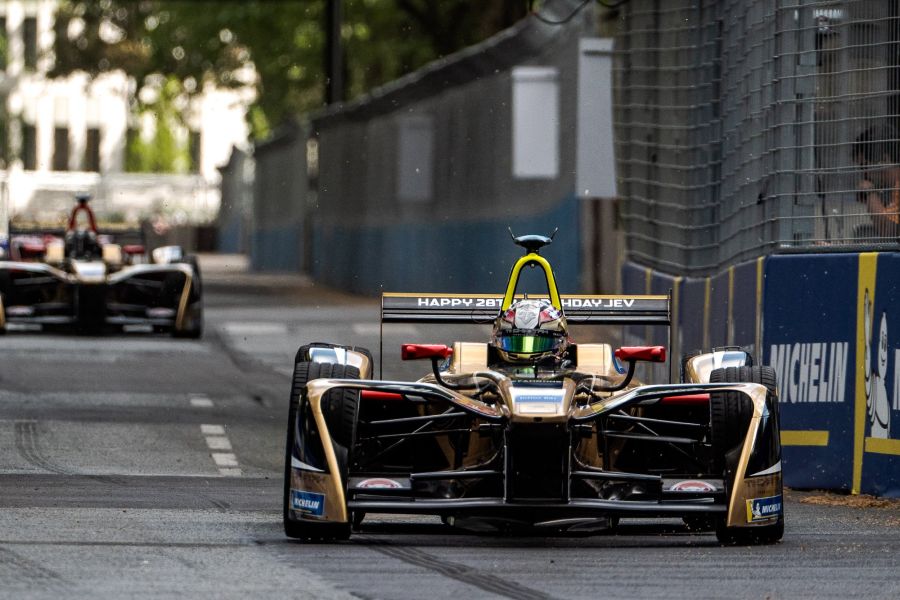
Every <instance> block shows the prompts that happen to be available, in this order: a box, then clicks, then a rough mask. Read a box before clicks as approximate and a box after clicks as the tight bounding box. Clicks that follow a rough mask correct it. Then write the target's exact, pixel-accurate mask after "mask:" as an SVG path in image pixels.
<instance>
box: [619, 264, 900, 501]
mask: <svg viewBox="0 0 900 600" xmlns="http://www.w3.org/2000/svg"><path fill="white" fill-rule="evenodd" d="M622 281H623V289H624V290H625V291H626V292H628V293H665V292H667V291H668V290H669V289H671V290H672V292H673V313H674V317H675V320H676V322H677V324H678V327H677V328H676V330H675V331H676V334H675V340H674V344H673V345H674V350H675V351H674V352H673V353H672V363H673V364H674V365H675V367H674V368H675V369H677V365H678V363H679V361H680V357H681V356H683V355H684V354H685V353H686V352H690V351H692V350H694V349H699V348H710V347H712V346H725V345H736V346H741V347H743V348H745V349H747V350H749V351H751V352H752V353H753V354H754V356H756V357H757V358H758V359H759V358H761V362H762V364H766V365H771V366H772V367H774V368H775V370H776V371H777V373H778V383H779V394H780V397H779V400H780V402H781V419H782V421H781V427H782V443H783V446H784V475H785V483H786V484H787V485H789V486H792V487H795V488H806V489H832V490H844V491H851V492H853V493H865V494H875V495H879V496H889V497H900V339H898V337H900V305H898V303H897V299H898V298H900V254H897V253H874V252H873V253H862V254H804V255H799V254H797V255H775V256H769V257H767V258H765V259H758V260H755V261H751V262H748V263H743V264H741V265H736V266H734V267H732V268H730V269H728V270H727V271H725V272H724V273H720V274H718V275H716V276H713V277H708V278H681V277H676V278H672V277H670V276H666V275H663V274H660V273H658V272H653V271H651V270H649V269H646V268H644V267H638V266H636V265H634V264H628V265H626V266H625V268H624V269H623V278H622ZM760 315H761V318H759V316H760ZM631 334H632V335H634V332H631ZM656 335H657V336H658V335H660V334H656ZM648 337H650V336H649V335H648ZM653 341H654V343H658V342H659V341H660V340H658V339H654V340H653ZM760 347H761V348H762V352H759V351H757V349H758V348H760ZM673 376H674V377H677V371H676V372H674V373H673Z"/></svg>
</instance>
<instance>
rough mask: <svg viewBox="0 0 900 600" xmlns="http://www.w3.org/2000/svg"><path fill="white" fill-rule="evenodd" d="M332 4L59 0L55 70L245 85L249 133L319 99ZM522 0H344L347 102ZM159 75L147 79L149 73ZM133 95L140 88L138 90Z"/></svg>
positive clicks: (483, 27) (454, 45)
mask: <svg viewBox="0 0 900 600" xmlns="http://www.w3.org/2000/svg"><path fill="white" fill-rule="evenodd" d="M327 6H328V0H294V1H283V2H271V1H266V0H219V1H217V2H196V1H184V0H64V1H63V2H62V3H61V4H60V5H59V8H58V10H57V15H56V22H55V28H56V42H55V45H54V53H55V58H56V62H55V65H56V66H55V68H54V71H53V73H52V75H53V76H64V75H67V74H69V73H72V72H74V71H85V72H87V73H88V74H90V75H98V74H100V73H103V72H106V71H111V70H116V69H122V70H124V71H126V72H127V73H129V74H130V75H131V76H133V77H134V78H135V80H136V82H137V86H138V89H140V88H143V87H145V86H147V85H154V84H155V82H157V81H158V80H159V79H160V76H163V77H162V79H164V80H168V79H169V78H174V79H175V80H177V81H179V82H180V83H181V85H182V87H183V90H184V91H185V92H187V93H189V94H191V93H196V92H199V91H201V89H202V87H203V85H204V84H205V83H206V82H211V83H214V84H216V85H217V86H224V87H237V86H243V85H248V84H250V85H253V86H255V87H256V90H257V99H256V101H255V103H254V105H253V107H252V108H251V111H250V115H249V121H250V124H251V129H252V130H253V131H254V134H255V135H256V136H261V135H264V134H265V131H266V130H267V128H268V127H269V126H271V125H272V124H277V123H278V122H280V121H282V120H283V119H284V118H286V117H287V116H289V115H292V114H297V113H302V112H306V111H309V110H313V109H315V108H318V107H320V106H322V103H323V98H324V90H325V81H326V78H325V73H324V51H325V43H326V41H325V31H324V23H325V17H326V11H327ZM526 8H527V2H526V1H525V0H488V1H485V0H343V24H342V28H341V38H342V43H343V46H344V52H345V72H346V88H347V96H348V99H351V98H353V97H356V96H359V95H360V94H363V93H365V92H366V91H368V90H370V89H372V88H373V87H376V86H378V85H381V84H383V83H386V82H388V81H391V80H393V79H395V78H397V77H399V76H401V75H403V74H405V73H408V72H410V71H412V70H415V69H417V68H418V67H420V66H422V65H424V64H425V63H427V62H429V61H431V60H434V59H436V58H439V57H441V56H444V55H447V54H450V53H452V52H454V51H456V50H459V49H461V48H463V47H465V46H468V45H471V44H473V43H476V42H478V41H480V40H481V39H484V38H486V37H488V36H490V35H492V34H493V33H495V32H496V31H499V30H500V29H503V28H505V27H508V26H509V25H511V24H513V23H514V22H515V21H517V20H518V19H520V18H521V17H523V16H525V13H526ZM154 78H155V79H154ZM138 97H139V96H138Z"/></svg>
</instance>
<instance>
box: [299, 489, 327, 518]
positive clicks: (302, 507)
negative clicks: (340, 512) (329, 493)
mask: <svg viewBox="0 0 900 600" xmlns="http://www.w3.org/2000/svg"><path fill="white" fill-rule="evenodd" d="M291 508H292V509H294V510H298V511H300V512H301V513H302V514H304V515H309V516H311V517H321V516H322V515H324V514H325V494H317V493H315V492H304V491H302V490H291Z"/></svg>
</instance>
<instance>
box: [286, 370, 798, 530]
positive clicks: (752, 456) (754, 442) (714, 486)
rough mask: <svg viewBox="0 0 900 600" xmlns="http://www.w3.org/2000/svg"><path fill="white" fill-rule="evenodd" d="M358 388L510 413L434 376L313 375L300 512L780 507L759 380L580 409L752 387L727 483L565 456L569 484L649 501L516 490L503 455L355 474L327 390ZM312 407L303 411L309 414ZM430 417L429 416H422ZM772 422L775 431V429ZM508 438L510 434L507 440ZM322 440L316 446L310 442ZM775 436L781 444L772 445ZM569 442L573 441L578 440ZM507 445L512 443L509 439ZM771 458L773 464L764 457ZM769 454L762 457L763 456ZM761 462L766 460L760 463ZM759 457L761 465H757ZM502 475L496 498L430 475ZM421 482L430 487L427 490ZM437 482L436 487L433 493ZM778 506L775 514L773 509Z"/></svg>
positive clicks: (298, 486) (588, 412)
mask: <svg viewBox="0 0 900 600" xmlns="http://www.w3.org/2000/svg"><path fill="white" fill-rule="evenodd" d="M339 388H344V389H347V388H351V389H358V390H360V391H361V392H363V393H364V395H365V394H372V393H374V394H376V395H378V394H381V395H392V396H397V397H398V398H403V399H415V400H416V401H419V402H422V401H424V402H445V403H447V404H448V406H451V407H452V409H453V410H454V411H455V412H454V413H453V414H455V415H460V414H466V415H469V416H470V417H471V418H472V420H473V422H477V423H478V424H479V425H477V427H479V428H484V427H489V428H497V427H500V428H506V429H507V432H506V433H504V439H508V438H511V436H510V435H509V433H508V427H509V414H508V413H509V411H508V410H506V409H505V408H504V407H499V408H498V407H497V406H491V405H487V404H483V403H481V402H478V401H477V400H473V399H472V398H469V397H467V396H464V395H462V394H459V393H457V392H455V391H453V390H448V389H446V388H444V387H441V386H437V385H433V384H427V383H403V382H387V381H358V380H325V379H320V380H313V381H311V382H309V384H308V385H307V389H306V393H305V394H301V398H300V400H299V401H300V402H301V404H303V403H305V407H306V408H307V409H308V410H307V411H306V412H304V410H303V408H304V407H303V406H301V407H299V408H300V410H298V415H300V416H299V418H298V423H297V424H296V426H297V436H296V438H297V442H296V443H295V447H294V448H293V449H292V467H293V468H292V469H291V474H290V489H291V507H290V508H291V510H292V512H293V515H292V516H293V517H294V518H298V519H312V520H324V521H333V522H346V521H348V520H349V518H350V513H351V512H370V513H372V512H382V513H408V514H455V515H464V514H472V515H479V516H492V515H495V516H507V517H515V516H516V515H524V516H527V515H535V514H542V515H545V516H546V515H552V516H553V517H554V518H569V517H572V518H575V517H591V516H595V517H597V516H631V517H664V516H676V517H687V516H691V515H722V514H727V524H728V525H729V526H732V527H753V526H757V525H765V524H768V523H771V522H772V520H773V519H774V518H777V516H778V515H780V509H781V505H780V503H781V493H782V491H781V463H780V447H779V446H778V444H777V441H776V440H773V439H770V438H771V437H772V436H773V435H776V437H777V424H775V423H773V419H771V418H770V408H769V407H768V406H767V400H766V398H767V390H766V388H765V387H764V386H762V385H758V384H753V383H733V384H683V385H661V386H644V387H640V388H636V389H634V390H631V391H628V392H626V393H622V394H619V395H615V396H611V397H609V398H606V399H604V400H602V401H598V402H594V403H592V404H589V405H586V406H583V407H581V408H578V409H576V410H575V411H574V413H573V414H572V415H571V417H570V419H569V422H568V424H567V426H566V427H567V429H569V430H572V431H575V430H577V429H578V428H579V427H580V426H586V425H587V426H590V425H591V424H592V423H594V422H595V421H597V420H598V419H601V418H602V417H604V416H606V415H609V414H610V413H612V412H613V411H621V410H623V409H626V408H630V407H637V406H651V405H653V404H655V403H658V402H661V401H663V399H665V398H672V397H678V396H692V395H693V396H696V395H697V394H708V393H710V392H724V391H736V392H740V393H743V394H746V395H747V396H748V397H749V398H750V399H751V400H752V402H753V406H754V411H753V417H752V419H751V422H750V426H749V427H748V429H747V433H746V436H745V438H744V442H743V446H742V448H741V453H740V458H739V461H738V465H737V469H736V472H735V473H734V476H733V478H732V481H733V482H734V483H733V484H729V483H727V482H726V480H725V479H724V478H723V476H722V474H718V475H716V474H713V473H704V474H702V475H699V476H697V477H685V476H676V477H674V478H667V477H663V476H662V475H657V474H647V473H628V472H620V471H608V470H607V471H605V470H602V469H597V468H592V467H589V466H585V465H578V464H576V463H575V461H573V460H572V459H571V457H566V458H565V465H566V467H565V468H566V474H565V477H566V478H567V482H566V484H565V485H567V486H568V489H569V490H571V489H572V486H573V483H575V482H578V481H586V480H591V481H601V482H604V483H609V484H610V485H616V486H626V487H627V486H629V485H633V486H636V487H637V488H640V489H641V490H643V491H642V493H643V494H644V498H643V499H617V498H614V497H606V498H601V497H596V498H590V497H576V496H574V495H567V493H566V492H565V491H564V492H563V493H562V495H561V497H559V498H538V497H535V498H522V497H512V494H511V493H510V490H512V489H514V485H513V483H514V481H513V480H514V478H515V477H516V476H515V475H511V474H510V473H511V472H513V470H512V469H510V468H509V462H508V459H504V458H502V457H501V458H498V459H497V460H494V461H489V462H488V463H486V464H482V465H475V466H473V467H470V468H464V469H449V470H442V471H437V472H434V471H432V472H410V473H405V474H403V475H398V474H396V473H393V474H386V473H384V472H377V471H373V472H371V473H365V472H355V473H352V474H349V475H348V474H347V472H346V471H345V470H344V467H343V466H342V465H341V464H340V463H339V461H338V454H337V453H336V451H335V444H334V442H333V440H332V438H331V436H330V435H329V432H328V428H327V425H326V420H325V418H324V416H323V413H322V408H321V404H322V398H323V396H324V395H325V394H326V392H328V391H329V390H333V389H339ZM304 415H305V416H304ZM421 419H423V420H424V419H427V417H421ZM773 427H774V429H773ZM658 441H659V442H660V443H664V444H669V443H676V442H678V440H677V439H676V438H671V439H668V438H666V439H659V440H658ZM504 443H505V442H504ZM315 444H319V447H318V449H316V448H313V447H312V446H313V445H315ZM773 444H774V446H775V447H774V448H773ZM570 450H571V446H570ZM503 452H505V453H507V454H508V453H510V452H511V449H510V448H509V447H507V446H504V448H503ZM767 460H768V461H769V462H771V463H772V464H765V463H766V461H767ZM761 461H762V463H761ZM760 464H763V465H764V467H765V468H762V469H760V468H759V466H760ZM751 465H755V466H754V467H753V468H751ZM465 480H477V481H490V480H496V481H498V482H499V483H498V486H497V489H498V493H497V494H493V495H489V496H465V497H449V498H447V497H443V498H441V497H436V496H437V495H438V494H434V495H432V496H431V497H428V495H427V494H428V493H430V492H434V490H436V489H446V488H438V487H435V486H431V487H428V485H427V484H428V483H429V482H450V481H465ZM423 490H426V492H425V494H426V495H424V496H423ZM428 490H430V492H429V491H428ZM776 505H777V514H776V512H773V507H775V506H776Z"/></svg>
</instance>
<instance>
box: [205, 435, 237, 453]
mask: <svg viewBox="0 0 900 600" xmlns="http://www.w3.org/2000/svg"><path fill="white" fill-rule="evenodd" d="M206 445H207V446H209V449H210V450H231V442H230V441H228V438H227V437H225V436H219V435H208V436H206Z"/></svg>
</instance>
